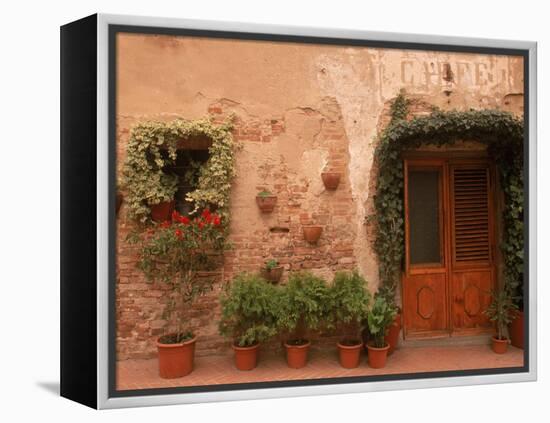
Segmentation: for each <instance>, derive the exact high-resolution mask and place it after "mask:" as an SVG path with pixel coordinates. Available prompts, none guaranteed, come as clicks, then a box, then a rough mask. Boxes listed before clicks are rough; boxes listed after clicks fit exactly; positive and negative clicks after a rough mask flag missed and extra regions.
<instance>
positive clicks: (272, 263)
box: [264, 259, 279, 272]
mask: <svg viewBox="0 0 550 423" xmlns="http://www.w3.org/2000/svg"><path fill="white" fill-rule="evenodd" d="M277 267H279V262H278V261H277V260H275V259H269V260H267V261H266V262H265V266H264V269H265V270H267V271H268V272H269V271H271V270H273V269H275V268H277Z"/></svg>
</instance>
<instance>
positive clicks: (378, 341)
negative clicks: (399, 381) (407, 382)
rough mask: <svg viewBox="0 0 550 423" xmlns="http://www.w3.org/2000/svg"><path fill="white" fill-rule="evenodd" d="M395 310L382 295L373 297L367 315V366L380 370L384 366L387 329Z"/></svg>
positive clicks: (386, 353) (388, 347) (386, 352)
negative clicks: (368, 339) (368, 337)
mask: <svg viewBox="0 0 550 423" xmlns="http://www.w3.org/2000/svg"><path fill="white" fill-rule="evenodd" d="M396 312H397V310H396V308H395V306H393V305H392V304H391V303H389V302H388V300H387V299H386V297H385V296H384V295H375V298H374V304H373V305H372V308H371V309H370V311H369V313H368V314H367V324H368V327H369V336H370V339H371V341H370V342H369V344H368V345H367V349H368V360H369V366H370V367H372V368H374V369H380V368H382V367H385V366H386V357H387V355H388V350H389V349H390V346H389V345H388V343H387V342H386V334H387V331H388V327H389V326H390V325H391V323H392V322H393V319H394V318H395V314H396Z"/></svg>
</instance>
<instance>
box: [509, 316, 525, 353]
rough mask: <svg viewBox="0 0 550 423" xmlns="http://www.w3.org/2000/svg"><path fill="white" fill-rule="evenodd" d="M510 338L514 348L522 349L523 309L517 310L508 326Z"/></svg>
mask: <svg viewBox="0 0 550 423" xmlns="http://www.w3.org/2000/svg"><path fill="white" fill-rule="evenodd" d="M508 331H509V332H510V340H511V341H512V345H513V346H514V347H516V348H521V349H523V311H517V312H516V315H515V318H514V320H512V322H511V323H510V326H508Z"/></svg>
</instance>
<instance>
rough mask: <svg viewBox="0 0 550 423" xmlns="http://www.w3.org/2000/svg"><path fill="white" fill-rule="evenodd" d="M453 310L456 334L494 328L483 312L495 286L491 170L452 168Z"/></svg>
mask: <svg viewBox="0 0 550 423" xmlns="http://www.w3.org/2000/svg"><path fill="white" fill-rule="evenodd" d="M449 173H450V193H451V195H450V201H451V208H450V212H451V228H452V229H451V232H452V236H451V252H452V253H451V254H452V267H451V292H452V297H451V310H452V327H453V330H454V331H455V332H461V331H468V332H471V331H475V330H479V331H483V330H484V329H490V328H491V327H492V324H491V322H490V321H489V320H488V319H487V317H486V316H485V314H484V313H483V311H484V310H486V309H487V306H488V305H489V303H490V301H491V297H490V291H491V289H492V288H493V285H494V270H493V267H494V266H493V254H492V246H493V241H492V240H493V219H492V195H491V169H490V167H489V165H488V164H486V163H477V164H464V165H459V164H452V165H451V166H450V172H449Z"/></svg>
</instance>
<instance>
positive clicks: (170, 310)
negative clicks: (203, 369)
mask: <svg viewBox="0 0 550 423" xmlns="http://www.w3.org/2000/svg"><path fill="white" fill-rule="evenodd" d="M220 225H221V218H220V216H218V215H216V214H213V213H210V212H209V211H208V210H205V211H204V212H203V213H202V215H201V216H200V217H197V218H194V219H193V220H191V219H190V218H188V217H187V216H181V215H180V214H179V213H177V212H175V211H174V212H173V214H172V221H171V222H170V221H165V222H163V223H161V224H160V225H158V226H156V227H155V228H151V229H149V230H148V231H146V232H145V233H144V234H143V236H144V237H143V238H139V239H130V241H134V242H138V241H139V240H141V242H142V246H141V250H140V257H139V261H138V267H139V268H140V269H141V270H142V271H143V272H144V273H145V276H146V277H147V280H148V281H150V282H152V281H155V280H160V281H162V282H164V283H166V284H168V285H169V286H170V288H171V289H170V290H169V299H168V304H167V306H166V309H165V317H166V320H167V321H168V322H169V323H171V327H172V328H173V329H174V330H173V331H170V332H169V333H166V334H164V335H163V336H161V337H160V338H159V339H158V340H157V348H158V357H159V373H160V376H161V377H162V378H167V379H171V378H177V377H182V376H185V375H187V374H189V373H190V372H191V371H192V370H193V361H194V351H195V341H196V336H195V334H193V333H192V331H191V330H190V329H189V328H188V327H187V326H188V325H187V324H186V321H185V313H186V311H187V310H189V309H190V308H191V306H192V304H193V302H194V301H195V300H196V299H197V298H198V297H199V296H200V295H203V294H205V293H206V292H208V291H210V290H211V288H212V284H213V278H204V277H200V272H201V271H204V270H212V269H213V268H215V267H217V266H219V255H216V254H213V253H215V252H221V251H223V250H224V249H225V248H226V244H225V238H224V235H223V233H222V232H220V231H219V229H218V227H219V226H220Z"/></svg>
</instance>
